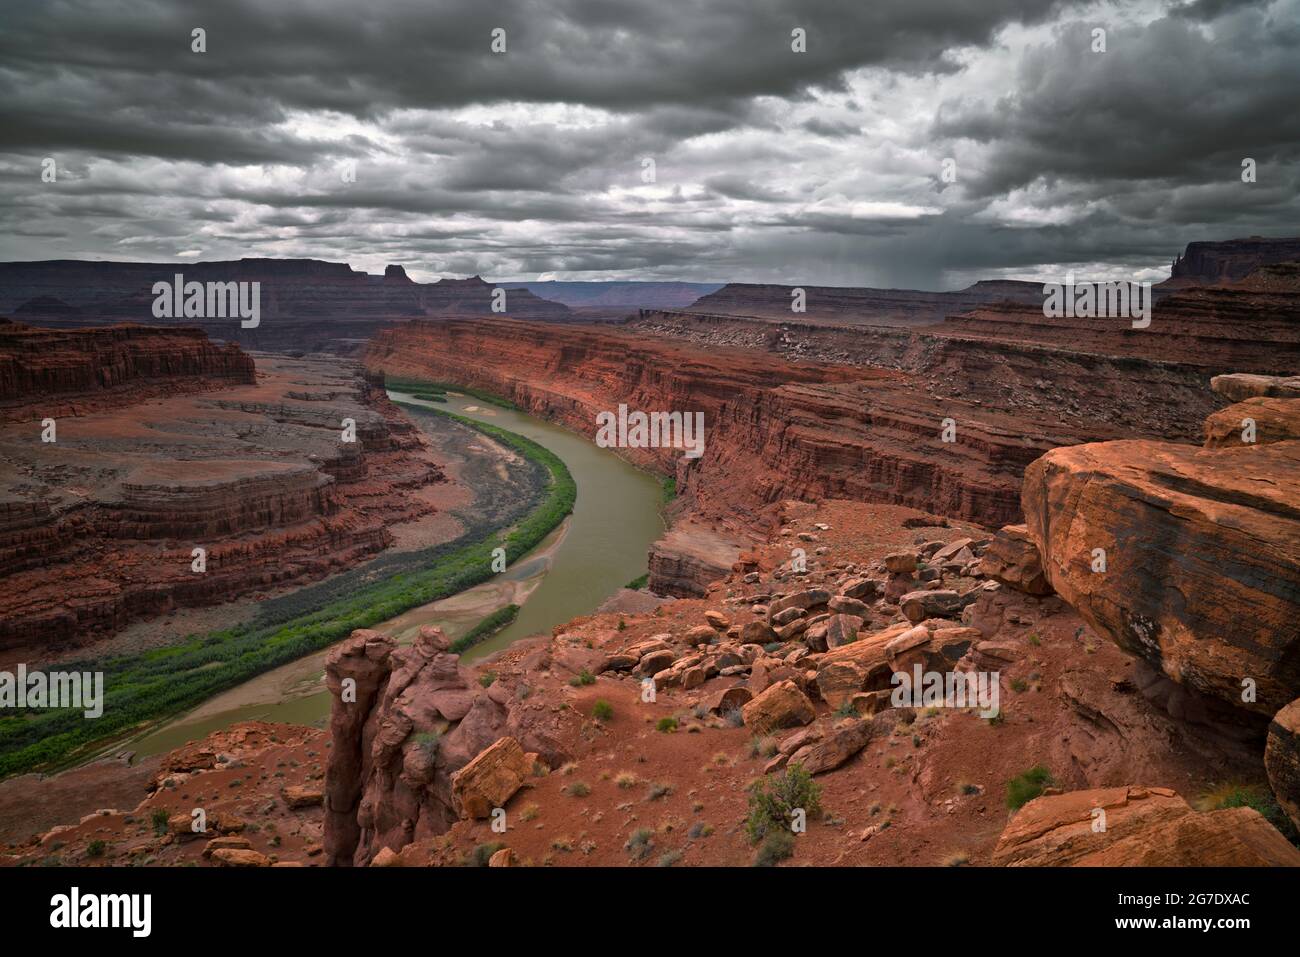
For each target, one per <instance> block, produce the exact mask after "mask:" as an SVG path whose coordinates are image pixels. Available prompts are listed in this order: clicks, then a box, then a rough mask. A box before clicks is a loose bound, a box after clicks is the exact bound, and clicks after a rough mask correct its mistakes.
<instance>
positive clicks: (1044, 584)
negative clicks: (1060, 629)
mask: <svg viewBox="0 0 1300 957" xmlns="http://www.w3.org/2000/svg"><path fill="white" fill-rule="evenodd" d="M980 574H981V575H985V576H987V577H989V578H992V579H993V580H994V581H999V582H1001V583H1002V584H1004V585H1007V586H1009V587H1011V588H1014V589H1016V590H1017V591H1022V592H1024V593H1025V594H1027V595H1050V594H1051V593H1052V585H1051V583H1050V582H1049V581H1048V580H1047V576H1046V575H1045V574H1043V559H1042V557H1041V556H1040V555H1039V554H1038V546H1037V545H1035V544H1034V543H1033V541H1032V540H1031V539H1030V537H1029V530H1028V529H1027V528H1025V526H1023V525H1004V526H1003V527H1002V529H1001V530H1000V531H999V532H998V533H997V534H996V535H994V536H993V541H992V542H990V543H989V547H988V549H987V550H986V551H985V552H984V557H983V558H981V559H980Z"/></svg>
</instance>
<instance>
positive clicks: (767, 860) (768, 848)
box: [754, 830, 794, 867]
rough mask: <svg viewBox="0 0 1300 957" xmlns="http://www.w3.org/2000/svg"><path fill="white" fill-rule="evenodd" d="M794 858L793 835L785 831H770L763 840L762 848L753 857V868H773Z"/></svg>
mask: <svg viewBox="0 0 1300 957" xmlns="http://www.w3.org/2000/svg"><path fill="white" fill-rule="evenodd" d="M793 856H794V835H793V834H791V833H790V832H789V831H787V830H780V831H772V832H771V833H770V834H768V835H767V836H766V837H764V838H763V843H762V846H760V847H759V849H758V853H757V854H755V855H754V866H755V867H775V866H776V865H777V864H779V863H780V862H781V861H784V860H785V859H786V858H788V857H793Z"/></svg>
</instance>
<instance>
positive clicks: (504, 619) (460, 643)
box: [450, 605, 519, 655]
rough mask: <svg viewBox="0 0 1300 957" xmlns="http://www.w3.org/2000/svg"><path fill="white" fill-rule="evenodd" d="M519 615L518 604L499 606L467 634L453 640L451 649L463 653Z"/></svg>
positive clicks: (453, 651)
mask: <svg viewBox="0 0 1300 957" xmlns="http://www.w3.org/2000/svg"><path fill="white" fill-rule="evenodd" d="M518 617H519V606H518V605H506V606H505V607H504V608H498V609H497V610H496V611H494V612H492V614H490V615H488V616H487V617H486V618H484V619H483V620H482V621H480V622H479V623H478V624H477V625H475V626H474V627H473V628H471V629H470V630H469V631H467V632H466V633H465V634H463V635H461V636H460V637H459V638H457V639H456V640H455V641H453V642H452V643H451V649H450V650H451V652H452V654H456V655H459V654H462V653H463V652H465V651H466V650H467V649H469V648H473V647H474V646H475V645H477V644H478V643H479V642H480V641H486V640H487V639H489V638H491V637H492V636H493V635H495V634H496V633H497V632H498V631H500V630H501V629H502V628H504V627H505V626H506V625H508V624H510V623H511V622H512V621H514V620H515V619H516V618H518Z"/></svg>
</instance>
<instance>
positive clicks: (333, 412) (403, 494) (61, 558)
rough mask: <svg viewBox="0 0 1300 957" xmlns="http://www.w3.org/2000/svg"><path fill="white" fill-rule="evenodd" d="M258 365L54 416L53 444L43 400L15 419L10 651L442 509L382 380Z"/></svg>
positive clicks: (1, 517)
mask: <svg viewBox="0 0 1300 957" xmlns="http://www.w3.org/2000/svg"><path fill="white" fill-rule="evenodd" d="M107 331H109V330H105V332H107ZM168 337H169V336H168V335H166V334H165V335H162V336H161V337H160V338H161V339H163V340H164V341H165V340H166V339H168ZM187 338H188V337H187ZM235 352H236V354H238V355H240V356H242V353H238V350H237V349H236V350H235ZM244 358H247V357H244ZM258 362H259V374H258V380H257V382H256V384H247V385H241V384H234V385H227V386H226V387H225V388H222V389H219V390H217V391H211V392H203V393H189V394H176V395H171V396H169V398H168V399H167V401H166V402H143V403H138V404H134V405H126V406H125V407H122V408H117V409H112V410H107V409H106V410H103V411H93V412H90V413H88V414H85V415H75V416H73V415H69V416H57V417H56V425H57V433H56V435H57V440H56V441H54V442H43V441H42V431H43V430H42V426H41V424H40V421H39V409H38V408H37V406H39V405H40V402H38V403H37V406H33V405H31V404H30V403H29V404H28V405H27V406H25V408H26V409H27V412H25V413H24V415H23V419H24V420H27V419H30V421H23V422H21V423H17V424H11V425H9V426H6V427H5V429H4V430H3V433H0V576H4V584H5V588H4V589H3V590H0V650H3V651H4V652H5V654H6V656H8V657H13V656H17V655H27V656H29V657H28V660H33V659H34V658H35V659H39V657H40V656H41V655H42V654H44V653H45V652H46V651H50V650H55V649H61V648H65V647H70V646H73V645H78V644H82V643H85V642H88V641H91V640H93V639H96V638H98V637H101V636H104V635H107V634H111V633H113V632H114V631H116V630H118V629H120V628H122V627H123V626H124V625H126V624H127V623H128V622H130V621H132V620H134V619H137V618H141V617H150V616H153V615H157V614H160V613H164V612H167V611H169V610H170V609H173V608H175V607H177V606H196V605H210V604H216V603H221V602H226V601H230V600H231V599H233V598H236V597H239V596H242V595H248V594H250V593H258V592H264V591H265V590H267V589H269V588H272V587H276V586H282V585H288V584H293V583H297V582H301V581H306V580H311V579H316V578H320V577H323V576H325V575H328V574H330V573H331V572H335V571H340V570H342V569H344V568H346V567H348V566H350V565H352V564H355V563H357V562H358V561H361V560H363V559H364V558H366V557H368V556H371V555H374V554H375V553H376V552H378V551H380V550H382V549H384V548H385V547H387V546H388V545H389V544H390V543H391V542H392V541H393V535H392V532H391V530H390V526H392V525H394V524H396V523H401V522H407V521H411V520H413V519H415V518H417V517H419V516H422V515H427V514H430V513H431V512H432V511H433V510H434V507H433V505H432V503H431V502H430V501H429V500H428V498H427V496H425V495H423V494H422V493H421V491H420V490H421V489H423V488H424V487H426V486H429V485H431V484H433V483H436V482H439V481H442V473H441V470H440V469H439V467H438V465H437V464H436V463H435V462H434V461H433V460H432V458H431V456H430V454H429V449H428V445H427V442H426V440H425V439H424V438H423V436H422V434H421V433H420V432H419V431H418V430H417V429H416V428H415V427H414V426H413V425H412V424H411V422H410V421H409V420H407V419H406V417H405V416H404V415H402V413H401V412H400V410H398V409H397V408H396V407H395V406H393V405H392V403H390V402H389V401H388V399H387V397H386V395H385V394H384V392H383V390H382V388H380V387H377V386H376V385H375V384H374V383H372V382H369V381H367V380H366V379H365V378H364V377H362V376H361V375H360V374H359V372H358V371H357V370H356V368H355V367H348V366H347V365H340V364H339V363H337V361H334V360H331V361H329V362H324V361H315V360H305V359H304V360H295V359H289V358H286V357H283V356H280V357H271V356H261V357H259V359H258ZM179 381H180V382H181V385H180V386H178V388H183V387H184V379H183V378H182V379H180V380H179ZM121 399H122V396H119V397H118V399H117V401H119V402H120V401H121ZM344 420H350V421H351V422H352V423H353V427H354V429H355V441H345V438H344V436H345V432H347V431H350V427H349V426H348V425H347V423H346V422H345V421H344ZM196 548H201V549H203V550H204V554H203V555H202V556H201V557H202V562H201V563H200V564H201V566H202V567H201V569H200V568H196V566H195V561H196V557H197V556H196V554H195V549H196Z"/></svg>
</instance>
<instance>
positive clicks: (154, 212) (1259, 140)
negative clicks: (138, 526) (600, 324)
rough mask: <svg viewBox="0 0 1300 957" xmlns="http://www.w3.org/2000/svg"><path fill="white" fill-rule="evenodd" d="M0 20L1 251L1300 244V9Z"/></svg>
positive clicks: (673, 258) (942, 6) (381, 261)
mask: <svg viewBox="0 0 1300 957" xmlns="http://www.w3.org/2000/svg"><path fill="white" fill-rule="evenodd" d="M0 18H2V19H3V24H2V25H0V113H2V114H3V121H2V122H0V220H2V221H3V223H4V226H5V228H4V229H3V231H2V234H0V259H4V260H9V259H24V260H27V259H52V258H91V259H93V258H104V259H123V260H181V261H184V260H186V259H229V258H239V257H242V256H294V257H298V256H303V257H317V258H323V259H330V260H336V261H346V262H349V263H351V264H353V265H354V266H356V267H358V268H363V269H367V270H369V271H371V272H375V271H380V270H382V268H383V266H384V265H385V264H386V263H390V262H394V263H402V264H404V265H405V266H406V267H407V271H408V272H409V273H410V274H411V275H412V276H413V277H415V278H417V279H421V280H433V279H436V278H438V277H440V276H444V275H452V276H465V275H471V274H475V273H477V274H481V275H483V276H485V277H487V278H489V279H494V280H504V279H530V280H531V279H539V278H547V279H549V278H555V279H688V280H701V281H727V280H736V281H772V282H791V283H807V284H816V283H821V284H832V285H873V286H910V287H917V288H926V289H950V288H958V287H960V286H964V285H966V284H968V283H969V282H971V281H974V280H975V279H977V278H1004V277H1023V278H1036V279H1048V278H1053V279H1055V278H1059V277H1060V274H1061V273H1062V272H1063V271H1064V270H1066V269H1069V268H1073V269H1075V270H1076V272H1078V273H1081V274H1089V275H1094V276H1097V277H1098V278H1101V277H1103V276H1104V277H1108V278H1121V277H1130V278H1132V277H1136V278H1154V279H1160V278H1163V277H1164V276H1165V275H1167V271H1168V261H1169V259H1170V258H1171V257H1172V256H1173V255H1174V254H1175V253H1176V252H1178V251H1180V250H1181V249H1182V247H1183V246H1184V245H1185V244H1186V243H1187V242H1188V241H1190V240H1194V239H1227V238H1233V237H1237V236H1247V235H1253V234H1261V235H1273V236H1284V235H1300V200H1297V194H1298V193H1300V190H1297V186H1298V185H1300V160H1298V159H1297V146H1298V145H1300V109H1297V93H1298V92H1300V0H1274V2H1271V3H1270V2H1249V0H1246V2H1243V0H1200V2H1197V3H1184V2H1177V3H1171V2H1166V0H1136V2H1127V0H1126V2H1119V3H1102V4H1088V3H1085V4H1077V3H1057V2H1050V0H942V2H941V0H835V2H830V0H764V2H757V0H694V2H679V0H663V2H659V3H648V2H646V0H613V2H610V0H602V2H596V0H504V2H490V3H489V2H486V0H367V2H364V3H358V2H355V0H223V2H220V3H215V2H208V3H199V2H186V0H156V2H150V0H5V2H4V10H3V13H2V14H0ZM195 28H203V29H204V30H205V31H206V46H207V52H205V53H196V52H193V51H192V50H191V45H192V39H191V31H192V30H194V29H195ZM496 28H501V29H503V30H504V31H505V45H506V50H505V52H504V53H494V52H493V51H492V49H491V45H492V42H493V37H492V33H493V30H494V29H496ZM796 28H799V29H802V30H804V31H805V32H806V47H807V49H806V52H802V53H799V52H794V51H793V50H792V49H791V46H792V42H793V41H792V31H793V30H795V29H796ZM1095 28H1102V29H1104V30H1105V44H1106V50H1105V52H1104V53H1102V52H1094V51H1093V46H1094V42H1095V41H1094V36H1093V31H1094V29H1095ZM46 157H53V158H54V160H55V165H56V169H57V180H56V182H53V183H47V182H43V181H42V178H41V170H42V160H43V159H44V158H46ZM1247 157H1249V158H1252V159H1254V160H1255V161H1256V163H1257V170H1258V171H1257V182H1255V183H1253V184H1246V183H1243V182H1242V177H1241V164H1242V160H1243V159H1244V158H1247ZM647 159H650V160H653V163H654V166H653V172H654V181H653V182H645V181H644V177H645V172H646V166H647V164H646V160H647ZM945 159H952V160H953V161H954V162H953V170H954V173H955V179H954V181H952V182H948V181H945V177H944V160H945ZM348 164H354V165H355V182H345V181H344V180H345V176H344V173H345V171H346V170H347V168H348Z"/></svg>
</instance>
